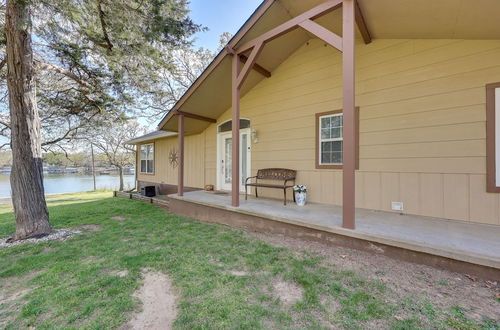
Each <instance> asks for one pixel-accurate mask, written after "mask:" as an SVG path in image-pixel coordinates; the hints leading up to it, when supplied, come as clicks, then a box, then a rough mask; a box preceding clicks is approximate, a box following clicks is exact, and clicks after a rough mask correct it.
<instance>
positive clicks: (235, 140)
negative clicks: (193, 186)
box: [226, 54, 248, 207]
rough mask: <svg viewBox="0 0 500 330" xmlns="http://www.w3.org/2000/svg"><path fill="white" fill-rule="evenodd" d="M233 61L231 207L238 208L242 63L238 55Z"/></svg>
mask: <svg viewBox="0 0 500 330" xmlns="http://www.w3.org/2000/svg"><path fill="white" fill-rule="evenodd" d="M232 60H233V63H232V84H231V89H232V91H231V100H232V106H231V111H232V141H231V143H232V154H231V172H232V177H231V205H232V206H234V207H238V206H240V157H239V155H240V87H239V85H238V76H239V75H240V71H241V61H240V57H239V56H238V55H237V54H234V55H233V59H232ZM247 63H248V62H247ZM226 166H227V165H226Z"/></svg>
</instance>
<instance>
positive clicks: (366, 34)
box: [354, 2, 372, 45]
mask: <svg viewBox="0 0 500 330" xmlns="http://www.w3.org/2000/svg"><path fill="white" fill-rule="evenodd" d="M354 9H355V15H356V24H357V25H358V29H359V32H360V33H361V36H362V37H363V41H364V42H365V44H366V45H368V44H369V43H371V42H372V36H371V34H370V30H368V26H367V25H366V21H365V17H364V16H363V12H362V11H361V8H360V7H359V3H358V2H356V5H355V7H354Z"/></svg>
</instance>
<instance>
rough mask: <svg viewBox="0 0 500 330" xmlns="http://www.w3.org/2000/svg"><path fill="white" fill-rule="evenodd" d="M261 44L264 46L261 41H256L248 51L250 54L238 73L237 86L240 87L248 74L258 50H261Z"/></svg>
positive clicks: (258, 52)
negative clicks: (250, 50)
mask: <svg viewBox="0 0 500 330" xmlns="http://www.w3.org/2000/svg"><path fill="white" fill-rule="evenodd" d="M263 46H264V44H263V43H258V44H257V45H255V47H254V48H253V49H252V52H251V53H250V56H249V57H248V61H247V62H246V63H245V65H244V66H243V68H242V69H241V72H240V73H239V74H238V79H237V85H238V88H241V86H242V85H243V83H244V82H245V80H246V79H247V77H248V75H249V74H250V69H251V68H252V67H253V66H254V64H255V61H256V60H257V57H258V56H259V54H260V52H261V51H262V47H263ZM238 61H239V59H238Z"/></svg>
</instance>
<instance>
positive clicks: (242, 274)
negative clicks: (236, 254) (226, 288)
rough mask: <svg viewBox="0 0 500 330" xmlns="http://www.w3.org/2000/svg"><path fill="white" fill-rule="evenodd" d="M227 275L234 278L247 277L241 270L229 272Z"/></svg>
mask: <svg viewBox="0 0 500 330" xmlns="http://www.w3.org/2000/svg"><path fill="white" fill-rule="evenodd" d="M228 273H229V274H231V275H234V276H247V275H248V273H247V272H245V271H243V270H230V271H229V272H228Z"/></svg>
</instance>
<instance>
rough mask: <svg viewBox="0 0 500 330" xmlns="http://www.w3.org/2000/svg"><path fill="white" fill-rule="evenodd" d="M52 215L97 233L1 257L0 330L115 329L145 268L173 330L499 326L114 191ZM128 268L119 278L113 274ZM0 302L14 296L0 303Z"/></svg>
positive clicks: (62, 204)
mask: <svg viewBox="0 0 500 330" xmlns="http://www.w3.org/2000/svg"><path fill="white" fill-rule="evenodd" d="M49 210H50V216H51V221H52V224H53V226H54V227H55V228H71V227H79V228H81V227H83V226H84V225H89V224H97V225H99V226H100V230H98V231H95V232H91V231H86V232H84V233H83V234H81V235H76V236H75V237H73V238H71V239H69V240H67V241H57V242H47V243H42V244H37V245H32V244H31V245H23V246H18V247H13V248H8V249H0V328H6V329H18V328H27V327H31V326H33V327H36V328H39V329H52V328H87V329H108V328H116V327H119V326H120V325H122V324H124V323H125V322H127V320H129V319H130V318H131V316H132V314H133V312H134V311H137V310H140V308H141V307H140V302H139V301H138V300H137V299H135V298H133V296H132V295H133V293H134V291H136V290H137V289H138V288H139V287H140V285H141V272H143V270H144V269H152V270H156V271H160V272H164V273H165V274H168V275H169V276H170V278H171V279H172V281H173V283H174V285H175V287H176V288H177V289H178V291H179V293H180V295H181V298H180V300H179V302H178V304H179V315H178V318H177V320H176V321H175V324H174V327H176V328H179V329H193V328H197V329H222V328H234V329H246V328H249V329H250V328H251V329H260V328H269V327H273V328H314V329H321V328H331V327H332V326H334V327H344V328H348V329H359V328H370V327H371V325H374V324H377V325H380V324H382V325H383V326H384V327H391V328H393V329H415V328H455V329H498V326H499V323H498V321H495V320H487V319H485V320H484V321H483V322H480V323H477V322H475V321H473V320H470V319H468V318H467V317H466V316H465V314H464V312H463V310H462V309H461V308H460V307H459V306H450V308H449V309H437V308H435V307H433V306H432V304H431V302H428V301H419V300H418V298H413V297H405V298H404V299H403V300H394V299H393V296H392V293H391V291H390V290H389V289H388V288H387V287H386V286H385V285H384V283H382V282H380V281H377V280H369V279H366V278H362V277H360V276H358V275H357V274H356V273H355V272H354V271H340V270H338V269H336V267H335V265H330V264H328V263H326V262H325V261H324V260H323V258H321V257H319V256H317V255H315V254H310V253H307V252H300V253H297V251H291V250H289V249H285V248H279V247H273V246H270V245H268V244H266V243H264V242H261V241H259V240H257V239H255V238H252V237H249V235H247V234H246V233H244V232H242V231H238V230H234V229H231V228H228V227H224V226H218V225H211V224H206V223H200V222H197V221H194V220H191V219H187V218H183V217H178V216H175V215H172V214H169V213H166V212H165V211H163V210H161V209H159V208H157V207H154V206H152V205H148V204H144V203H141V202H137V201H133V200H126V199H116V198H112V197H111V194H110V193H106V192H99V193H78V194H68V195H63V196H60V198H57V199H54V200H51V201H50V202H49ZM113 216H125V217H126V220H124V221H119V220H112V219H111V217H113ZM13 231H14V221H13V216H12V210H11V208H10V206H8V205H0V237H6V236H7V235H9V234H10V233H12V232H13ZM124 270H127V271H128V273H127V275H126V276H124V277H120V276H118V275H116V273H117V272H119V271H124ZM234 271H240V272H242V273H240V274H244V275H242V276H241V275H233V274H232V273H231V272H234ZM245 274H246V275H245ZM278 279H280V280H283V281H288V282H291V283H295V284H296V285H298V286H300V287H301V288H302V289H303V295H302V299H301V300H299V301H297V302H296V303H294V304H292V305H287V304H285V303H284V302H283V301H282V300H281V299H280V298H279V296H276V294H275V293H274V291H273V283H274V282H275V281H277V280H278ZM16 292H21V293H25V294H24V295H18V296H15V295H14V294H15V293H16ZM2 294H3V295H4V296H9V297H11V298H9V299H4V300H2V298H1V296H2ZM394 315H404V317H402V318H401V317H399V318H395V317H394Z"/></svg>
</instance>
